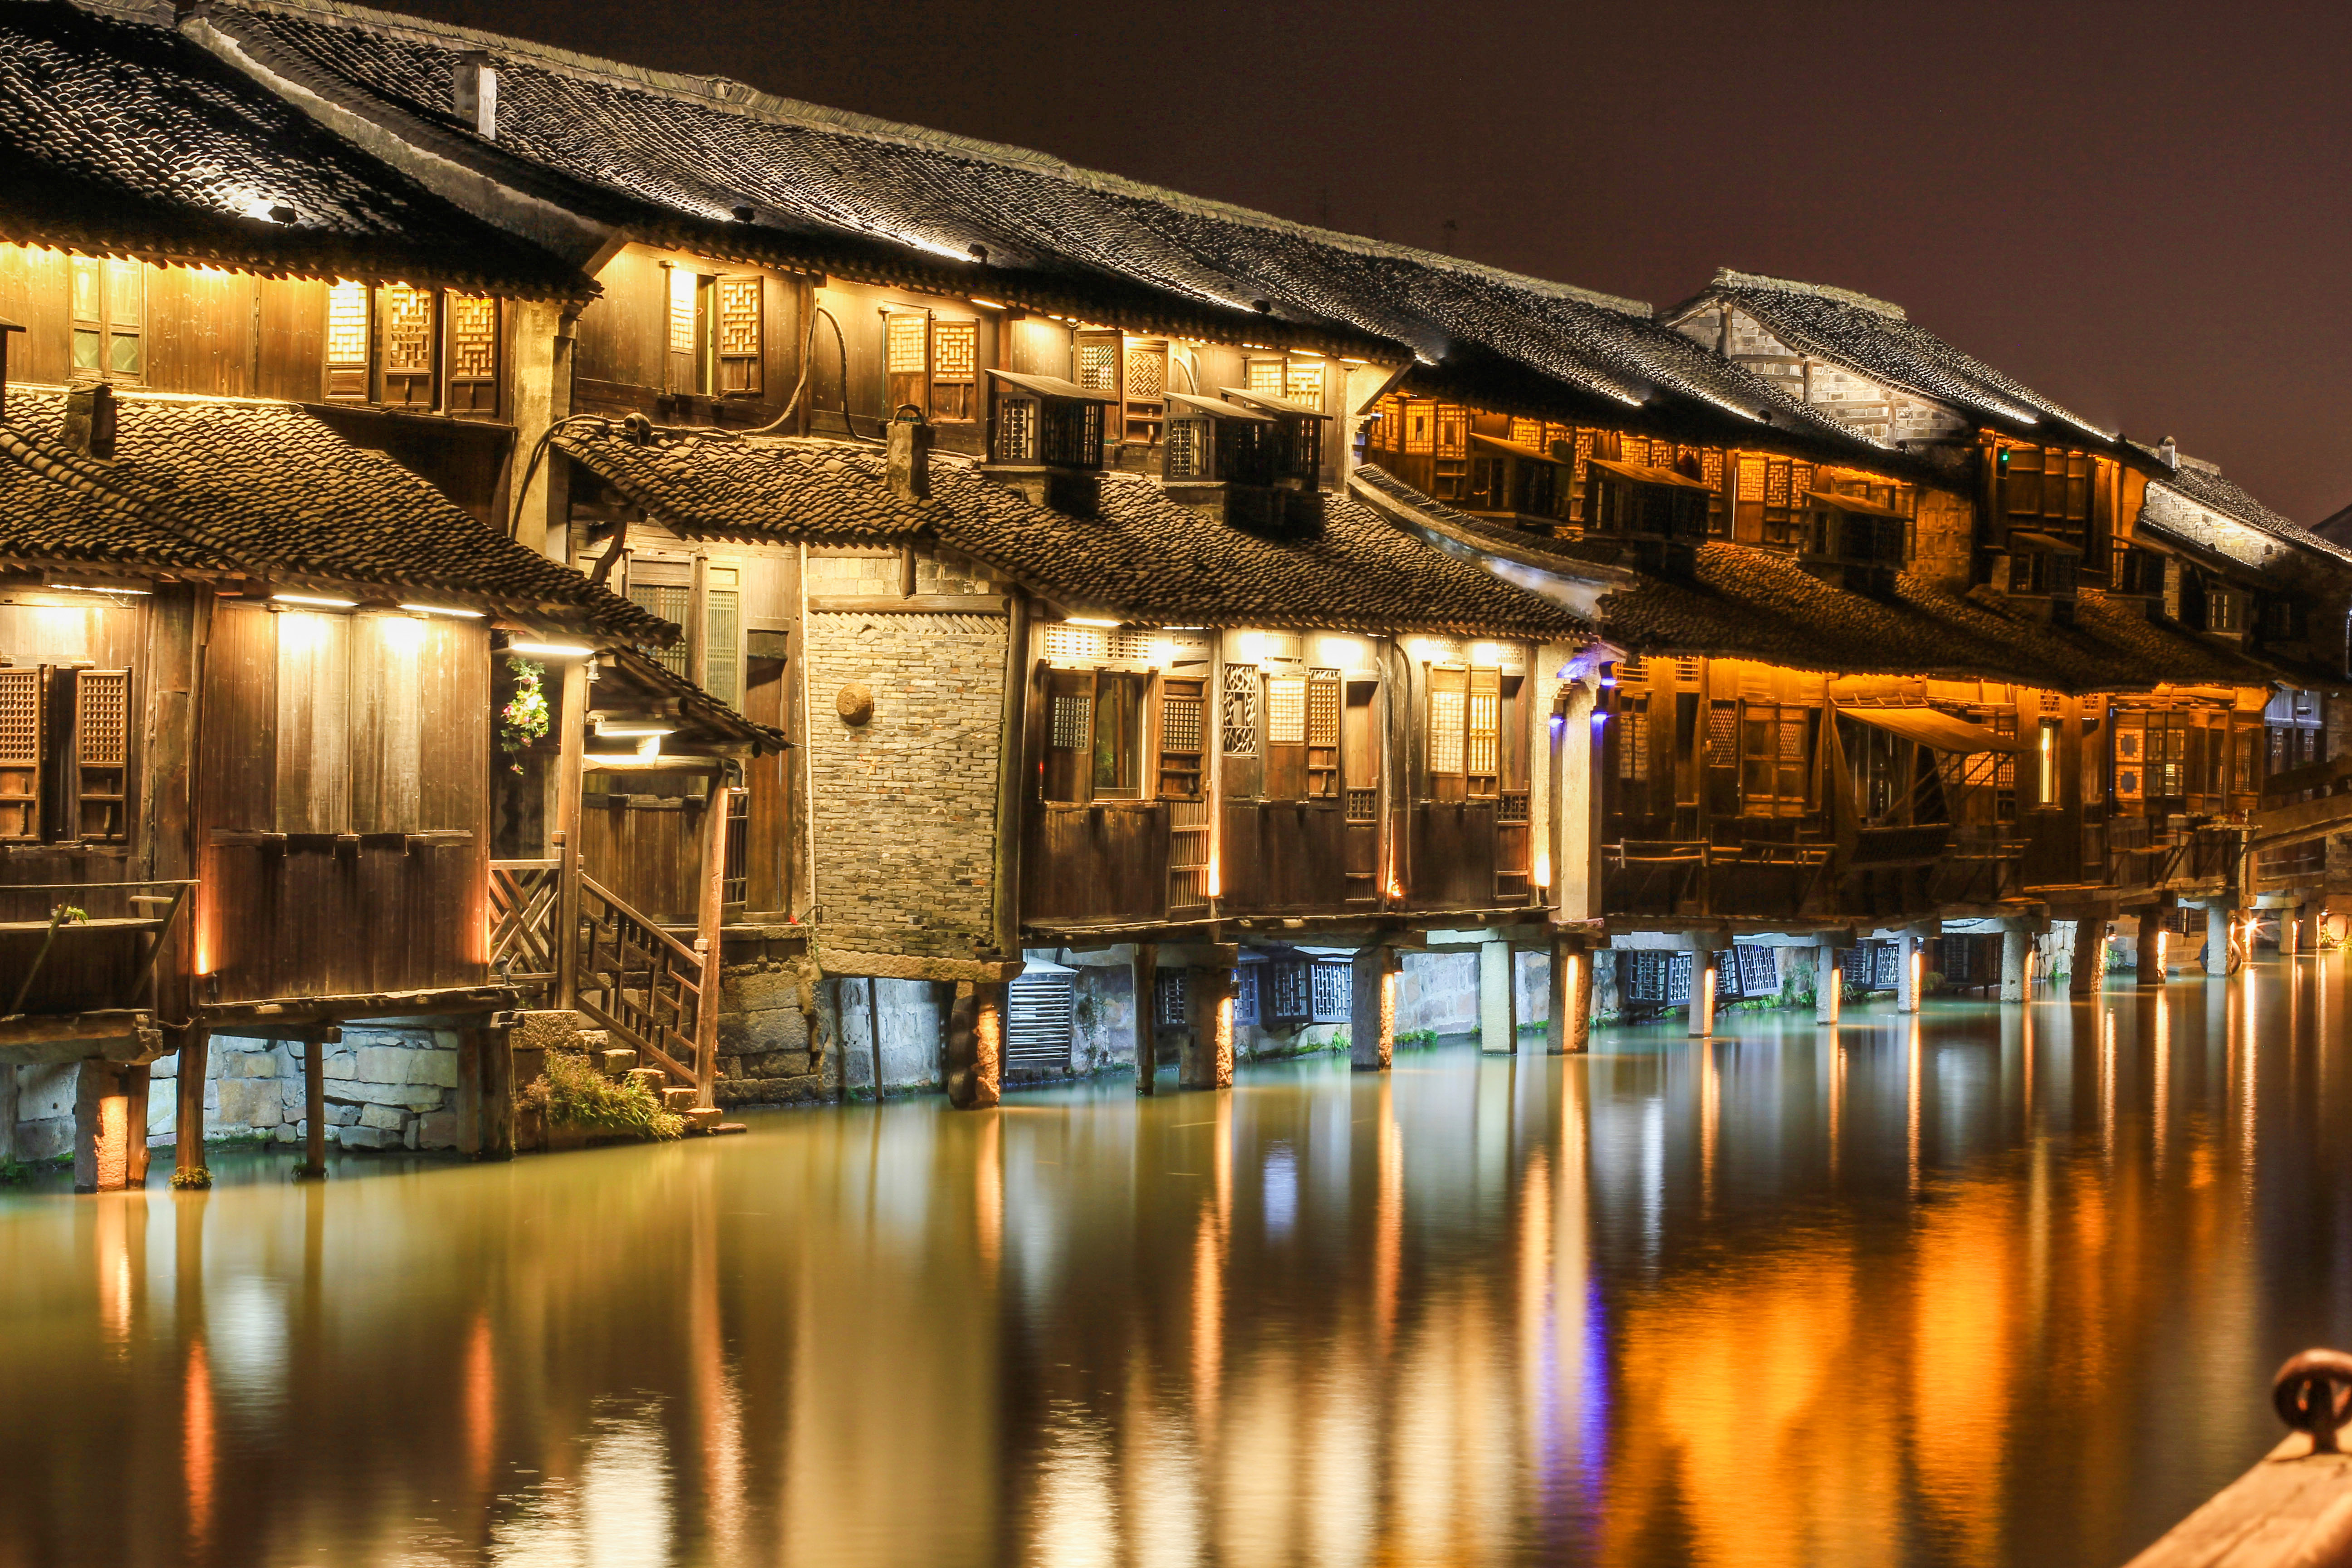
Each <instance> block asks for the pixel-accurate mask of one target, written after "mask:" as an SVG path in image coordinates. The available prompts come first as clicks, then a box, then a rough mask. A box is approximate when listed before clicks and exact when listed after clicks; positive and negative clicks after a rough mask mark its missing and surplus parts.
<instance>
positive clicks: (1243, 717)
mask: <svg viewBox="0 0 2352 1568" xmlns="http://www.w3.org/2000/svg"><path fill="white" fill-rule="evenodd" d="M1224 750H1225V755H1227V756H1229V757H1246V756H1255V755H1256V754H1257V666H1255V665H1254V664H1229V665H1227V666H1225V717H1224Z"/></svg>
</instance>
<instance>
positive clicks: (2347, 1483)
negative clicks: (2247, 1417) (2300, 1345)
mask: <svg viewBox="0 0 2352 1568" xmlns="http://www.w3.org/2000/svg"><path fill="white" fill-rule="evenodd" d="M2271 1402H2272V1405H2273V1406H2274V1407H2275V1408H2276V1409H2277V1411H2278V1413H2279V1415H2280V1417H2281V1418H2282V1419H2284V1421H2285V1422H2286V1424H2287V1426H2289V1427H2290V1428H2292V1430H2291V1431H2290V1433H2289V1435H2288V1436H2287V1437H2286V1439H2285V1441H2284V1442H2282V1443H2281V1444H2279V1446H2278V1447H2275V1448H2273V1449H2272V1450H2271V1451H2270V1453H2269V1454H2268V1455H2266V1456H2264V1458H2263V1461H2262V1462H2261V1463H2260V1464H2258V1465H2256V1466H2255V1467H2254V1468H2252V1469H2251V1470H2248V1471H2247V1472H2246V1473H2245V1474H2244V1475H2242V1476H2240V1477H2239V1478H2238V1479H2236V1480H2234V1481H2231V1483H2230V1484H2229V1485H2228V1486H2227V1487H2224V1488H2223V1489H2221V1491H2220V1492H2219V1493H2217V1494H2216V1495H2215V1496H2214V1497H2213V1499H2212V1500H2211V1501H2210V1502H2208V1503H2206V1505H2205V1506H2204V1507H2202V1508H2200V1509H2199V1510H2197V1511H2196V1512H2195V1513H2192V1514H2190V1515H2189V1517H2188V1518H2187V1519H2185V1520H2183V1521H2180V1523H2179V1524H2178V1525H2176V1526H2174V1527H2173V1528H2172V1530H2171V1531H2168V1533H2167V1534H2166V1535H2165V1536H2164V1538H2163V1539H2162V1540H2160V1541H2158V1542H2157V1543H2156V1544H2155V1545H2153V1546H2151V1547H2149V1548H2148V1549H2147V1551H2145V1552H2141V1553H2140V1554H2139V1555H2138V1556H2137V1557H2135V1558H2133V1559H2132V1560H2131V1562H2130V1563H2129V1564H2128V1565H2127V1568H2287V1565H2288V1564H2294V1565H2296V1568H2321V1565H2323V1564H2326V1563H2347V1562H2352V1454H2347V1453H2346V1452H2345V1451H2344V1448H2345V1445H2346V1443H2347V1441H2352V1426H2347V1425H2346V1420H2347V1416H2352V1356H2348V1355H2346V1354H2345V1353H2344V1352H2341V1351H2326V1350H2317V1351H2305V1352H2303V1353H2302V1354H2301V1355H2298V1356H2294V1357H2292V1358H2290V1359H2289V1360H2288V1362H2287V1363H2286V1364H2285V1365H2284V1366H2282V1367H2281V1368H2279V1370H2278V1374H2277V1376H2276V1377H2275V1378H2273V1380H2272V1389H2271Z"/></svg>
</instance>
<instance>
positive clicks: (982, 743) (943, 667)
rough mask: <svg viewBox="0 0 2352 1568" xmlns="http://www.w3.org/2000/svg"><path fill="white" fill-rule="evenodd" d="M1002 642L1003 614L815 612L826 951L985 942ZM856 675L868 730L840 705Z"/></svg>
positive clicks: (813, 747) (818, 848) (820, 901)
mask: <svg viewBox="0 0 2352 1568" xmlns="http://www.w3.org/2000/svg"><path fill="white" fill-rule="evenodd" d="M811 564H812V565H814V563H811ZM1004 637H1005V621H1004V618H1003V616H950V615H898V614H891V615H842V614H835V613H830V612H828V613H823V614H814V615H812V616H810V617H809V628H808V672H809V731H808V747H809V756H808V767H809V778H810V791H811V793H810V798H811V801H812V802H813V804H814V818H815V820H814V849H813V858H814V861H815V866H816V900H817V905H818V909H819V910H820V915H819V921H820V925H819V929H820V930H821V931H823V932H824V942H825V943H826V945H827V946H829V947H837V948H848V949H855V950H857V951H860V952H901V953H911V954H916V955H919V956H922V957H931V958H959V957H970V956H971V954H972V953H973V952H975V950H977V949H979V948H981V947H983V946H986V945H989V943H990V942H991V939H992V934H993V930H994V926H993V921H992V913H991V910H992V897H993V887H992V883H993V871H994V858H995V852H996V772H997V729H998V726H999V724H1000V723H1001V722H1002V721H1003V700H1004V699H1003V693H1004ZM852 681H857V682H861V683H863V684H864V685H866V687H867V688H869V689H871V690H872V691H873V693H874V717H873V719H872V721H870V722H868V723H866V724H865V725H862V726H852V725H849V724H846V723H844V722H843V721H841V719H840V718H839V717H837V716H836V713H835V698H836V696H837V694H838V693H839V692H840V690H841V689H842V687H843V686H845V685H846V684H848V683H849V682H852Z"/></svg>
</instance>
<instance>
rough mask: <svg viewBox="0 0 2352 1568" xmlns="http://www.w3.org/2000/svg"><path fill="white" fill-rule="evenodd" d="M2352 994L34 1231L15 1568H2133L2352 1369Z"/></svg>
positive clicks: (1483, 1074)
mask: <svg viewBox="0 0 2352 1568" xmlns="http://www.w3.org/2000/svg"><path fill="white" fill-rule="evenodd" d="M2348 980H2352V976H2347V970H2346V968H2345V966H2344V964H2343V963H2342V962H2341V961H2340V960H2339V959H2338V958H2337V957H2336V956H2335V955H2329V956H2326V957H2325V958H2313V959H2305V960H2287V961H2276V960H2273V961H2270V962H2266V963H2260V964H2257V965H2255V966H2254V967H2253V968H2252V970H2250V971H2249V972H2248V973H2247V974H2246V975H2244V976H2242V977H2241V978H2240V979H2238V980H2235V981H2231V982H2226V983H2224V982H2208V981H2206V980H2203V979H2201V978H2199V977H2196V976H2195V975H2194V974H2193V973H2192V974H2191V975H2189V976H2187V977H2184V978H2183V979H2181V980H2179V981H2176V983H2175V984H2173V985H2172V986H2171V987H2170V988H2168V989H2167V990H2165V991H2163V992H2161V993H2154V992H2151V993H2145V994H2143V993H2140V992H2137V991H2135V990H2132V989H2129V988H2125V989H2113V990H2109V991H2108V992H2106V993H2105V994H2103V995H2102V996H2100V997H2099V999H2098V1000H2097V1001H2096V1003H2095V1004H2082V1005H2076V1004H2072V1003H2069V1002H2068V1001H2067V1000H2066V999H2064V998H2063V996H2060V997H2057V998H2054V999H2045V1000H2041V1001H2037V1002H2035V1003H2034V1004H2032V1005H2031V1006H2030V1007H2026V1008H2009V1009H2002V1008H2000V1007H1998V1006H1996V1005H1991V1004H1989V1003H1982V1002H1973V1001H1965V1000H1936V1001H1931V1002H1930V1003H1929V1004H1928V1005H1927V1011H1926V1012H1925V1013H1924V1014H1923V1015H1921V1016H1918V1017H1917V1018H1916V1019H1915V1018H1911V1017H1906V1016H1898V1015H1896V1014H1895V1013H1894V1012H1893V1011H1892V1010H1891V1008H1890V1007H1888V1006H1887V1005H1884V1004H1874V1005H1868V1006H1858V1007H1853V1008H1850V1009H1849V1010H1848V1012H1847V1013H1846V1016H1845V1017H1844V1019H1843V1022H1842V1023H1841V1024H1840V1025H1839V1026H1836V1027H1835V1028H1833V1029H1830V1028H1822V1029H1817V1028H1815V1027H1814V1026H1812V1025H1811V1022H1810V1021H1809V1019H1808V1018H1807V1017H1806V1016H1802V1015H1794V1014H1785V1013H1737V1012H1733V1013H1727V1014H1726V1015H1725V1016H1724V1017H1723V1018H1722V1020H1721V1030H1720V1033H1719V1034H1718V1036H1717V1038H1716V1039H1715V1040H1714V1041H1712V1042H1711V1043H1706V1044H1701V1043H1696V1042H1692V1041H1690V1040H1687V1039H1685V1037H1683V1035H1682V1032H1681V1026H1680V1024H1679V1022H1678V1021H1677V1022H1673V1023H1665V1024H1659V1025H1652V1026H1640V1027H1628V1028H1603V1029H1600V1030H1597V1031H1596V1032H1595V1035H1594V1041H1593V1045H1594V1049H1593V1051H1592V1053H1591V1056H1590V1057H1588V1058H1580V1059H1576V1058H1571V1059H1566V1060H1562V1059H1557V1058H1545V1057H1542V1056H1539V1055H1537V1056H1522V1057H1519V1058H1505V1057H1484V1058H1482V1057H1481V1056H1479V1055H1478V1054H1477V1053H1476V1052H1475V1051H1474V1050H1471V1049H1469V1048H1467V1047H1461V1046H1456V1047H1439V1048H1437V1049H1434V1050H1426V1051H1419V1052H1404V1053H1401V1054H1400V1055H1399V1057H1398V1058H1397V1068H1396V1070H1395V1071H1394V1072H1393V1073H1391V1074H1390V1075H1388V1076H1386V1077H1373V1076H1370V1075H1362V1074H1350V1073H1349V1071H1348V1068H1347V1064H1346V1061H1345V1060H1344V1058H1339V1059H1330V1058H1326V1059H1318V1060H1313V1061H1307V1062H1301V1063H1295V1064H1287V1065H1283V1066H1278V1067H1263V1068H1245V1069H1244V1072H1243V1074H1242V1078H1241V1081H1240V1083H1239V1084H1238V1085H1237V1086H1236V1087H1235V1088H1234V1090H1233V1091H1232V1092H1231V1093H1229V1094H1205V1093H1191V1094H1169V1095H1165V1096H1163V1097H1161V1098H1160V1099H1157V1100H1142V1101H1139V1100H1137V1099H1136V1097H1135V1096H1134V1093H1133V1091H1132V1087H1131V1084H1130V1082H1129V1080H1127V1079H1108V1080H1105V1081H1103V1082H1101V1083H1098V1084H1090V1085H1086V1086H1082V1087H1077V1088H1072V1089H1059V1090H1055V1091H1050V1092H1042V1093H1031V1094H1018V1095H1014V1096H1013V1097H1010V1098H1009V1099H1008V1100H1007V1101H1006V1103H1005V1105H1004V1106H1003V1109H1002V1110H997V1111H994V1112H990V1113H981V1114H971V1113H957V1112H951V1111H949V1110H946V1109H945V1108H944V1107H943V1105H942V1104H941V1103H940V1101H939V1100H936V1099H922V1100H910V1101H908V1102H905V1103H898V1104H891V1105H888V1106H887V1107H885V1108H883V1109H881V1110H872V1109H860V1110H848V1111H833V1110H810V1111H798V1112H791V1113H777V1114H772V1115H764V1116H755V1117H753V1118H751V1123H752V1126H751V1133H750V1135H749V1136H747V1137H740V1138H730V1139H723V1140H716V1141H705V1142H694V1143H691V1144H686V1145H671V1146H668V1147H663V1148H627V1149H613V1150H603V1151H593V1152H586V1153H581V1154H566V1155H561V1156H554V1157H546V1158H531V1159H525V1160H521V1161H518V1162H516V1163H512V1164H510V1165H481V1166H475V1165H466V1164H460V1163H437V1162H427V1161H423V1160H418V1161H415V1162H413V1163H407V1162H403V1161H401V1160H398V1159H383V1158H377V1157H370V1156H354V1157H352V1159H350V1160H347V1161H344V1162H342V1163H340V1164H339V1165H338V1166H337V1167H336V1169H335V1172H334V1176H333V1179H332V1180H331V1181H330V1182H328V1183H326V1184H309V1185H298V1184H291V1183H289V1181H288V1180H287V1179H286V1178H287V1175H288V1172H289V1164H288V1163H287V1162H286V1161H285V1160H283V1159H280V1158H278V1157H276V1156H269V1155H259V1154H257V1155H252V1156H247V1157H245V1158H242V1159H240V1158H238V1157H236V1156H224V1157H223V1158H222V1159H221V1160H220V1162H219V1169H220V1171H221V1173H222V1176H223V1184H222V1185H220V1186H219V1187H217V1188H215V1190H214V1191H213V1192H212V1193H210V1194H203V1195H194V1194H192V1195H178V1194H173V1193H172V1192H171V1191H170V1190H169V1189H168V1188H166V1187H165V1186H164V1185H163V1167H162V1163H161V1162H160V1161H159V1163H158V1168H157V1172H156V1174H155V1178H154V1183H155V1184H154V1185H153V1186H152V1188H151V1189H150V1190H149V1191H148V1192H146V1193H145V1194H133V1195H128V1196H110V1197H102V1198H75V1197H73V1196H71V1195H69V1194H60V1193H58V1192H55V1191H50V1190H43V1189H40V1188H16V1189H11V1190H9V1192H8V1195H6V1196H5V1197H0V1412H5V1416H0V1565H5V1568H19V1565H35V1564H49V1563H109V1564H126V1565H135V1564H148V1563H155V1564H162V1563H220V1564H239V1565H243V1564H278V1563H333V1564H360V1563H385V1564H395V1563H396V1564H423V1563H513V1564H567V1565H568V1564H629V1565H636V1564H659V1563H719V1564H734V1563H761V1564H767V1563H795V1564H798V1563H806V1564H824V1565H831V1564H859V1563H889V1564H923V1565H952V1564H965V1563H972V1564H989V1563H1008V1564H1010V1563H1024V1564H1028V1563H1034V1564H1068V1565H1080V1564H1087V1565H1091V1564H1105V1565H1111V1564H1122V1565H1123V1564H1133V1565H1138V1568H1147V1565H1155V1564H1162V1563H1165V1564H1202V1563H1284V1564H1289V1563H1440V1562H1444V1563H1513V1562H1530V1563H1534V1562H1539V1563H1577V1562H1587V1561H1590V1562H1596V1563H1625V1564H1647V1563H1712V1564H1738V1565H1741V1568H1766V1565H1775V1564H1789V1565H1792V1568H1793V1565H1799V1564H1803V1565H1816V1564H1825V1563H1868V1564H1883V1563H1923V1564H1925V1563H1938V1564H1940V1563H1958V1564H1972V1563H2068V1564H2080V1563H2088V1564H2099V1563H2120V1562H2121V1561H2122V1560H2123V1559H2124V1558H2126V1556H2128V1555H2129V1554H2130V1553H2132V1552H2135V1551H2137V1549H2138V1548H2140V1547H2141V1546H2143V1545H2145V1544H2146V1543H2147V1542H2148V1541H2150V1540H2151V1539H2153V1538H2154V1537H2155V1536H2156V1535H2158V1533H2160V1532H2161V1531H2163V1530H2164V1529H2166V1528H2167V1527H2168V1526H2169V1525H2170V1524H2172V1523H2173V1522H2174V1521H2177V1520H2178V1519H2179V1517H2180V1516H2181V1515H2183V1514H2185V1513H2186V1512H2188V1511H2189V1510H2190V1509H2191V1508H2193V1507H2194V1506H2196V1505H2197V1504H2198V1503H2199V1502H2200V1501H2201V1500H2203V1499H2204V1498H2205V1497H2206V1496H2207V1495H2208V1494H2210V1492H2211V1491H2213V1490H2214V1489H2217V1488H2218V1487H2220V1486H2221V1485H2222V1484H2223V1483H2225V1482H2226V1481H2228V1480H2229V1479H2231V1477H2232V1476H2234V1475H2235V1474H2237V1473H2238V1472H2239V1471H2240V1470H2241V1469H2242V1468H2244V1467H2245V1466H2246V1465H2248V1464H2249V1463H2251V1462H2252V1460H2253V1459H2255V1458H2257V1457H2259V1456H2260V1455H2261V1454H2262V1453H2263V1450H2264V1449H2265V1448H2267V1447H2269V1446H2270V1445H2271V1444H2272V1442H2273V1441H2274V1440H2275V1438H2276V1437H2277V1436H2279V1435H2280V1431H2279V1428H2278V1426H2277V1422H2276V1419H2275V1417H2273V1415H2271V1414H2270V1413H2269V1411H2268V1408H2267V1399H2266V1394H2267V1386H2268V1379H2269V1375H2270V1373H2271V1372H2272V1370H2273V1368H2274V1367H2275V1366H2276V1364H2277V1363H2279V1362H2280V1361H2281V1360H2282V1359H2283V1358H2284V1357H2285V1356H2286V1355H2287V1354H2288V1353H2289V1352H2293V1351H2295V1350H2299V1349H2302V1348H2304V1347H2305V1346H2308V1345H2315V1344H2336V1345H2343V1346H2352V1104H2347V1097H2352V1060H2347V1047H2346V1038H2347V1035H2346V1028H2345V1016H2344V1005H2345V996H2346V994H2347V990H2352V984H2347V981H2348Z"/></svg>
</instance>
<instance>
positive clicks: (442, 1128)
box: [415, 1110, 457, 1149]
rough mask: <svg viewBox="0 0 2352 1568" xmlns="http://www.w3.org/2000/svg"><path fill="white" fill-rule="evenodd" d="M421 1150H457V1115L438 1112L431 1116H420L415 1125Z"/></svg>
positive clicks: (417, 1145) (416, 1145) (450, 1111)
mask: <svg viewBox="0 0 2352 1568" xmlns="http://www.w3.org/2000/svg"><path fill="white" fill-rule="evenodd" d="M415 1133H416V1143H415V1147H417V1148H419V1149H455V1148H456V1147H457V1112H456V1111H454V1110H436V1111H435V1112H434V1113H433V1114H432V1115H430V1116H420V1117H418V1118H417V1119H416V1124H415Z"/></svg>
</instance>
